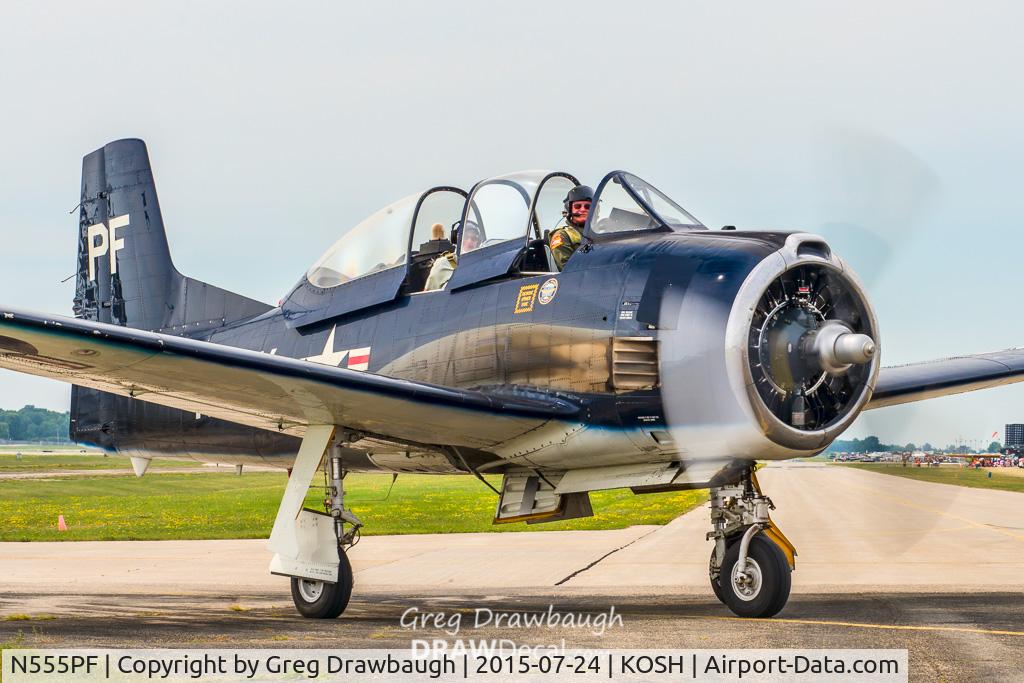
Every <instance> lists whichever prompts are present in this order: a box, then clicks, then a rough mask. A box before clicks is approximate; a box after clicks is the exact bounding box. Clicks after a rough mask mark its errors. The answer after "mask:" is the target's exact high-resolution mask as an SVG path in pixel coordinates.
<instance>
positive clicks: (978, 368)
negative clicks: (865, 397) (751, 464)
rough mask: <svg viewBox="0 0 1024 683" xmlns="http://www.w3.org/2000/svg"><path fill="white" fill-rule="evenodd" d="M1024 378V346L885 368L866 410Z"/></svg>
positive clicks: (881, 372)
mask: <svg viewBox="0 0 1024 683" xmlns="http://www.w3.org/2000/svg"><path fill="white" fill-rule="evenodd" d="M1020 381H1024V349H1008V350H1005V351H995V352H993V353H982V354H978V355H975V356H959V357H956V358H943V359H941V360H933V361H927V362H924V363H912V364H910V365H899V366H894V367H888V368H882V369H881V371H880V372H879V374H878V382H877V383H876V384H875V391H874V394H872V397H871V401H869V402H868V405H867V406H866V407H865V410H871V409H873V408H884V407H887V406H895V405H900V404H902V403H912V402H914V401H924V400H927V399H930V398H938V397H939V396H949V395H951V394H960V393H964V392H967V391H977V390H978V389H990V388H992V387H998V386H1002V385H1004V384H1013V383H1014V382H1020Z"/></svg>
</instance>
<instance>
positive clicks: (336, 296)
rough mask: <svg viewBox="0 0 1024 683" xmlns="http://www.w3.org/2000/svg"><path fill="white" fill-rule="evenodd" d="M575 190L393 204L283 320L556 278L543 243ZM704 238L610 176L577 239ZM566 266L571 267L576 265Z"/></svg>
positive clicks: (519, 182) (499, 181) (309, 280)
mask: <svg viewBox="0 0 1024 683" xmlns="http://www.w3.org/2000/svg"><path fill="white" fill-rule="evenodd" d="M578 184H580V182H579V180H578V179H577V178H576V176H574V175H572V174H570V173H565V172H563V171H554V172H552V171H520V172H519V173H510V174H508V175H503V176H497V177H495V178H488V179H487V180H482V181H480V182H479V183H477V184H476V185H474V186H473V187H472V189H471V190H470V191H469V192H466V191H465V190H462V189H460V188H458V187H451V186H447V185H443V186H438V187H432V188H430V189H429V190H427V191H426V192H418V193H416V194H411V195H409V196H408V197H404V198H403V199H399V200H398V201H397V202H395V203H393V204H391V205H390V206H386V207H384V208H383V209H381V210H380V211H377V212H376V213H374V214H373V215H371V216H369V217H368V218H366V219H365V220H363V221H362V222H360V223H359V224H358V225H356V226H355V227H354V228H352V229H351V230H349V231H348V232H347V233H345V235H344V236H343V237H342V238H341V239H340V240H338V241H337V242H335V243H334V245H333V246H332V247H331V248H330V249H328V250H327V252H326V253H325V254H324V255H323V256H322V257H320V259H318V260H317V262H316V263H314V264H313V267H312V268H310V269H309V270H308V271H307V273H306V277H304V278H303V279H302V280H301V281H300V282H299V284H298V285H296V287H295V288H294V289H293V290H292V291H291V293H289V295H288V296H287V297H286V298H285V300H284V302H282V305H281V308H282V311H283V313H284V316H285V320H286V322H287V324H288V325H289V326H291V327H297V328H303V327H306V326H309V325H314V324H317V323H320V322H323V321H325V320H330V319H333V318H336V317H338V316H342V315H347V314H349V313H353V312H355V311H361V310H364V309H367V308H370V307H372V306H377V305H380V304H384V303H387V302H390V301H394V300H395V299H396V298H398V297H399V296H402V295H416V294H423V293H428V292H436V291H441V290H447V291H449V292H451V291H455V290H458V289H462V288H464V287H470V286H473V285H476V284H478V283H482V282H489V281H493V280H497V279H500V278H505V277H528V276H532V275H545V274H554V273H558V272H559V269H560V268H559V261H556V260H555V258H554V255H553V253H552V251H551V248H550V246H549V244H548V236H549V235H550V234H551V233H552V232H553V231H555V230H556V229H558V228H559V227H562V226H563V225H565V221H566V218H565V216H564V214H563V208H564V200H565V197H566V195H567V194H568V193H569V190H571V189H572V188H573V187H575V186H576V185H578ZM705 229H706V228H705V227H704V226H703V225H701V223H700V221H698V220H697V219H696V218H694V217H693V216H692V215H690V214H689V213H687V211H686V210H685V209H683V208H682V207H680V206H679V205H678V204H676V203H675V202H673V201H672V200H671V199H669V198H668V197H667V196H665V194H664V193H662V192H660V191H658V190H657V189H656V188H654V187H653V186H651V185H650V184H648V183H646V182H644V181H643V180H641V179H640V178H637V177H636V176H635V175H632V174H631V173H626V172H625V171H612V172H611V173H609V174H608V175H606V176H605V177H604V179H603V180H602V181H601V183H600V184H599V185H598V186H597V192H596V194H595V197H594V202H593V206H592V207H591V210H590V214H589V218H588V220H587V223H586V225H585V226H584V229H583V231H582V232H583V235H584V239H587V240H591V241H594V242H600V241H602V240H606V239H616V238H619V237H622V236H630V235H636V234H638V233H643V232H673V231H684V230H705ZM563 256H564V255H563ZM570 256H571V254H570ZM563 261H564V258H563ZM564 263H565V264H566V266H570V267H571V264H572V258H571V257H570V258H569V260H568V261H564ZM435 271H437V272H436V273H435Z"/></svg>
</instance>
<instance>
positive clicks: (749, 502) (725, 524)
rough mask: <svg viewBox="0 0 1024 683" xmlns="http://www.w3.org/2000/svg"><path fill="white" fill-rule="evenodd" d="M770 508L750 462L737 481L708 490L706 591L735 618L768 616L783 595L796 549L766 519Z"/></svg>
mask: <svg viewBox="0 0 1024 683" xmlns="http://www.w3.org/2000/svg"><path fill="white" fill-rule="evenodd" d="M774 508H775V506H774V505H773V504H772V501H771V499H769V498H768V497H767V496H765V495H764V494H763V493H762V492H761V487H760V486H759V485H758V483H757V476H756V475H755V474H754V468H753V466H751V467H750V468H749V469H748V470H746V472H745V473H744V475H743V477H742V478H741V480H740V481H739V483H737V484H734V485H730V486H722V487H717V488H712V489H711V525H712V527H713V530H712V531H710V532H708V539H714V541H715V547H714V549H713V550H712V551H711V559H710V561H709V563H708V565H709V566H708V574H709V577H710V579H711V589H712V590H713V591H714V593H715V597H717V598H718V599H719V600H720V601H721V602H722V603H723V604H725V606H726V607H728V608H729V609H730V610H732V612H733V613H734V614H736V615H737V616H741V617H754V618H765V617H771V616H774V615H775V614H778V612H779V611H780V610H782V608H783V607H785V605H786V601H787V600H788V599H789V590H790V586H791V576H790V575H791V573H792V570H793V569H794V568H795V566H796V561H795V557H796V549H795V548H794V547H793V544H792V543H790V542H789V540H788V539H787V538H786V537H785V536H784V535H783V534H782V532H781V531H780V530H779V528H778V527H777V526H775V524H774V523H773V522H772V520H771V518H770V517H769V515H768V511H769V510H772V509H774Z"/></svg>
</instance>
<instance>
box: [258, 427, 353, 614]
mask: <svg viewBox="0 0 1024 683" xmlns="http://www.w3.org/2000/svg"><path fill="white" fill-rule="evenodd" d="M321 460H322V461H323V464H324V479H325V482H324V489H325V492H326V496H325V498H324V507H325V509H326V512H318V511H315V510H308V509H305V508H303V507H302V503H303V501H304V500H305V497H306V491H307V490H308V489H309V486H310V483H311V481H312V479H313V476H314V475H315V474H316V471H317V469H318V468H319V465H320V462H321ZM344 479H345V471H344V468H343V467H342V460H341V455H340V449H339V446H338V445H337V444H336V443H335V439H334V428H333V427H330V426H310V427H309V428H308V429H307V431H306V437H305V438H304V439H303V441H302V447H301V448H300V449H299V454H298V456H296V458H295V464H294V466H293V467H292V472H291V475H290V476H289V477H288V486H287V488H286V489H285V493H284V496H283V498H282V499H281V506H280V508H279V509H278V512H277V519H276V520H275V521H274V530H273V531H272V532H271V534H270V542H269V544H268V545H269V546H270V549H271V550H272V551H274V552H275V555H274V559H273V560H272V561H271V563H270V572H271V573H272V574H279V575H282V576H288V577H291V588H292V601H293V602H294V603H295V609H296V610H298V612H299V614H301V615H302V616H304V617H308V618H311V619H334V618H335V617H337V616H339V615H341V613H342V612H344V611H345V608H346V607H348V601H349V598H351V597H352V584H353V580H352V565H351V564H350V563H349V561H348V557H347V555H346V553H345V551H346V550H347V549H348V548H351V547H352V546H353V545H355V544H356V542H358V540H359V529H360V528H361V527H362V526H363V524H362V522H360V521H359V518H358V517H356V516H355V515H354V514H352V512H351V511H349V510H346V509H345V506H344V498H345V487H344ZM346 526H348V529H347V530H346Z"/></svg>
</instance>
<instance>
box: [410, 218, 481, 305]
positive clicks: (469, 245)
mask: <svg viewBox="0 0 1024 683" xmlns="http://www.w3.org/2000/svg"><path fill="white" fill-rule="evenodd" d="M456 232H458V227H456V228H455V230H453V231H452V233H453V235H452V236H453V238H454V239H453V240H452V241H453V242H455V243H456V244H458V241H459V237H458V236H457V235H455V234H454V233H456ZM479 246H480V228H479V227H478V226H477V224H476V223H474V222H472V221H466V234H465V235H462V251H472V250H474V249H476V248H477V247H479ZM458 263H459V258H458V256H457V255H456V254H455V251H454V250H453V251H446V252H445V253H443V254H441V255H440V256H438V257H437V259H436V260H435V261H434V265H432V266H431V267H430V275H428V276H427V284H426V285H425V286H424V287H423V291H424V292H430V291H433V290H435V289H444V286H445V285H446V284H448V280H449V279H451V276H452V273H453V272H454V271H455V266H457V265H458Z"/></svg>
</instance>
